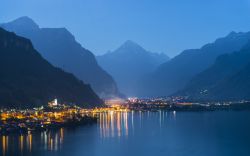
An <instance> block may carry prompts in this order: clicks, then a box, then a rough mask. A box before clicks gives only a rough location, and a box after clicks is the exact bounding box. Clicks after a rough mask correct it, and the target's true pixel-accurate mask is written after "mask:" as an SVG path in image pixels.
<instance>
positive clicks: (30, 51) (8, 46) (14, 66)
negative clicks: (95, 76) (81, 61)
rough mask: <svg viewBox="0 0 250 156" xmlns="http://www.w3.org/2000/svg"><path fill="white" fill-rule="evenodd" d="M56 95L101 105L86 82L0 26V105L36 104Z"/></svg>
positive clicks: (81, 104)
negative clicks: (46, 58) (44, 57)
mask: <svg viewBox="0 0 250 156" xmlns="http://www.w3.org/2000/svg"><path fill="white" fill-rule="evenodd" d="M53 98H58V99H59V100H60V101H61V102H67V103H74V104H78V105H80V106H85V107H93V106H98V105H101V104H102V101H101V100H100V99H99V97H98V96H97V95H96V94H95V93H94V92H93V91H92V89H91V88H90V86H89V85H85V84H84V83H83V82H81V81H80V80H78V79H77V78H75V77H74V76H73V75H72V74H69V73H66V72H64V71H62V70H61V69H59V68H55V67H53V66H52V65H51V64H50V63H48V62H47V61H46V60H45V59H43V58H42V57H41V55H40V54H39V53H38V52H37V51H36V50H35V49H34V48H33V46H32V44H31V42H30V41H29V40H28V39H25V38H23V37H19V36H17V35H15V34H14V33H10V32H7V31H5V30H4V29H2V28H0V107H15V108H19V107H20V108H24V107H35V106H41V105H44V104H47V102H48V101H49V100H52V99H53Z"/></svg>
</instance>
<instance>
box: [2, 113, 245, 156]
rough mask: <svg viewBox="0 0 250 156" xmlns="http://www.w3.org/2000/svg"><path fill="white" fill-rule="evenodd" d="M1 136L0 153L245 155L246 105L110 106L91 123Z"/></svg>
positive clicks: (99, 155)
mask: <svg viewBox="0 0 250 156" xmlns="http://www.w3.org/2000/svg"><path fill="white" fill-rule="evenodd" d="M0 139H1V140H0V152H1V153H0V155H3V156H8V155H20V156H22V155H23V156H26V155H28V156H29V155H35V156H40V155H41V156H43V155H44V156H45V155H46V156H212V155H213V156H217V155H218V156H221V155H225V156H235V155H241V156H245V155H246V156H249V155H250V111H215V112H163V111H161V112H143V113H142V112H128V113H126V112H123V113H115V112H110V113H103V114H100V121H99V123H98V124H94V125H89V126H82V127H78V128H73V129H60V130H57V131H51V132H43V133H35V134H30V135H23V136H19V135H9V136H0Z"/></svg>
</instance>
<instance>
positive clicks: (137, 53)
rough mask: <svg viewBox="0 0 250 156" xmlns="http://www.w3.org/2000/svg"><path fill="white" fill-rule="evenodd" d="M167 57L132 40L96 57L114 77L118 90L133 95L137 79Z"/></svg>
mask: <svg viewBox="0 0 250 156" xmlns="http://www.w3.org/2000/svg"><path fill="white" fill-rule="evenodd" d="M168 59H169V58H168V57H167V56H166V55H165V54H163V53H162V54H158V53H152V52H149V51H147V50H145V49H143V48H142V47H141V46H139V45H138V44H136V43H134V42H133V41H126V42H125V43H124V44H123V45H121V46H120V47H119V48H118V49H116V50H115V51H113V52H108V53H106V54H104V55H102V56H98V57H97V60H98V63H99V64H100V65H101V66H102V67H103V68H104V69H105V70H106V71H107V72H109V73H110V74H111V75H112V76H113V77H114V79H115V80H116V82H117V84H118V86H119V88H120V90H121V91H122V92H123V93H125V94H126V95H129V96H135V90H136V84H137V81H138V79H140V78H141V77H142V76H144V75H146V74H148V73H150V72H152V71H153V70H154V69H156V67H157V66H159V65H160V64H161V63H163V62H166V61H167V60H168Z"/></svg>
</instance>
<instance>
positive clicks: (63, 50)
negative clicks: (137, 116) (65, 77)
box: [1, 17, 120, 98]
mask: <svg viewBox="0 0 250 156" xmlns="http://www.w3.org/2000/svg"><path fill="white" fill-rule="evenodd" d="M1 27H3V28H4V29H6V30H8V31H13V32H15V33H16V34H18V35H20V36H23V37H26V38H28V39H30V40H31V41H32V43H33V45H34V47H35V49H37V50H38V51H39V52H40V53H41V55H42V56H43V57H44V58H45V59H46V60H48V61H49V62H50V63H51V64H53V65H54V66H56V67H59V68H62V69H63V70H65V71H67V72H70V73H73V74H74V75H75V76H76V77H77V78H78V79H80V80H82V81H84V82H85V83H88V84H90V85H91V87H92V88H93V89H94V91H95V92H96V93H97V94H98V95H99V96H100V97H102V98H106V97H113V96H120V93H119V91H118V89H117V86H116V83H115V82H114V80H113V78H112V77H111V76H110V75H109V74H108V73H107V72H106V71H104V70H103V69H102V68H101V67H100V66H99V65H98V64H97V61H96V59H95V56H94V55H93V54H92V53H91V52H90V51H89V50H87V49H84V48H83V47H82V46H81V45H80V44H79V43H78V42H77V41H76V40H75V38H74V36H73V35H72V34H71V33H70V32H69V31H68V30H67V29H66V28H39V26H38V25H37V24H36V23H35V22H34V21H33V20H32V19H30V18H29V17H21V18H18V19H16V20H14V21H12V22H9V23H5V24H1Z"/></svg>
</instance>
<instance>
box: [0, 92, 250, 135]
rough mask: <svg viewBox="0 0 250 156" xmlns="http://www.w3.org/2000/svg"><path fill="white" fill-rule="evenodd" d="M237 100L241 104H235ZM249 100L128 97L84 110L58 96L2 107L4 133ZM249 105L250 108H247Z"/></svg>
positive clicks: (222, 107)
mask: <svg viewBox="0 0 250 156" xmlns="http://www.w3.org/2000/svg"><path fill="white" fill-rule="evenodd" d="M235 103H237V105H234V104H235ZM248 103H249V102H248V101H240V102H226V103H225V102H224V103H218V102H217V103H191V102H185V101H184V100H182V99H181V98H179V97H178V98H176V97H175V98H171V99H169V98H157V99H138V98H128V99H127V100H121V99H115V100H114V99H112V100H108V101H106V103H105V104H106V105H105V106H104V107H100V108H94V109H84V108H81V107H78V106H75V105H74V106H72V105H65V104H59V103H58V102H57V99H55V100H53V101H52V102H49V103H48V105H47V106H42V107H39V108H34V109H26V110H16V109H10V110H7V109H4V110H1V112H0V113H1V114H0V116H1V120H0V134H9V133H20V134H25V133H30V132H32V131H46V130H50V129H59V128H63V127H75V126H79V125H86V124H93V123H97V121H98V119H99V115H100V114H101V113H113V112H129V111H159V110H165V111H213V110H218V109H219V110H229V109H238V107H240V108H244V109H247V108H249V105H248ZM243 106H246V107H247V108H245V107H243Z"/></svg>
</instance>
